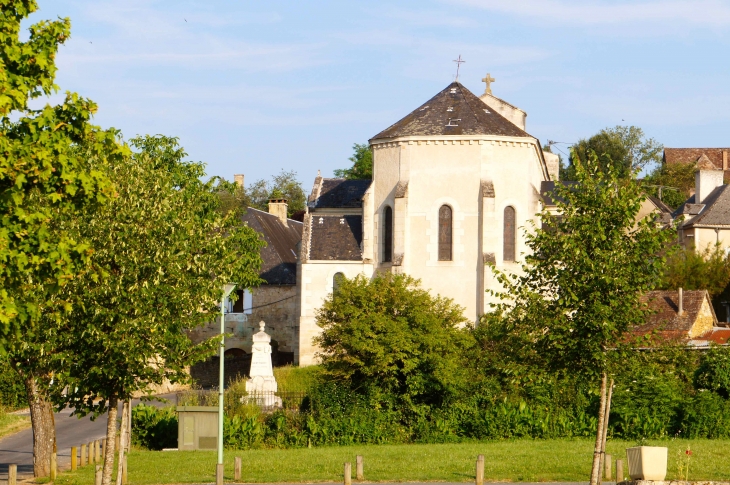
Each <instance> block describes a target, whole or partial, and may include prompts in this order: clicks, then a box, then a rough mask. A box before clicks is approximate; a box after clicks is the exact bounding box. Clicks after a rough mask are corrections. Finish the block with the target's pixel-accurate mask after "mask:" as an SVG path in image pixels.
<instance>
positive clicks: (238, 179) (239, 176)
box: [233, 173, 243, 189]
mask: <svg viewBox="0 0 730 485" xmlns="http://www.w3.org/2000/svg"><path fill="white" fill-rule="evenodd" d="M233 181H234V182H236V185H238V187H239V188H241V189H242V188H243V174H242V173H237V174H236V175H234V176H233Z"/></svg>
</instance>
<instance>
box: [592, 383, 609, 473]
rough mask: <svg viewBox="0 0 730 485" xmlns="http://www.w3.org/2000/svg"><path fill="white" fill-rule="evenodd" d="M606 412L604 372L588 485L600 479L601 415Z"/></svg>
mask: <svg viewBox="0 0 730 485" xmlns="http://www.w3.org/2000/svg"><path fill="white" fill-rule="evenodd" d="M605 412H606V373H605V372H604V373H603V378H602V379H601V404H600V405H599V407H598V423H597V424H598V425H597V428H598V429H597V430H596V446H595V447H594V449H593V468H592V469H591V482H590V485H598V484H599V483H600V481H601V443H603V417H604V415H605Z"/></svg>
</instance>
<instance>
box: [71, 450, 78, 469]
mask: <svg viewBox="0 0 730 485" xmlns="http://www.w3.org/2000/svg"><path fill="white" fill-rule="evenodd" d="M77 453H78V450H77V449H76V447H75V446H72V447H71V471H72V472H73V471H76V465H77V463H76V458H77Z"/></svg>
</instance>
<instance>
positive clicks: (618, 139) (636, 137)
mask: <svg viewBox="0 0 730 485" xmlns="http://www.w3.org/2000/svg"><path fill="white" fill-rule="evenodd" d="M663 150H664V147H663V146H662V145H661V144H660V143H657V142H656V140H654V139H653V138H648V139H647V138H645V137H644V131H643V130H642V129H641V128H639V127H636V126H616V127H614V128H604V129H602V130H601V131H599V132H598V133H597V134H595V135H593V136H592V137H590V138H588V139H582V140H579V141H578V143H576V144H575V145H574V146H573V148H572V151H571V156H570V164H569V165H568V167H566V169H565V170H564V171H563V173H562V174H561V179H562V180H577V178H576V177H577V173H576V163H575V158H576V157H577V158H578V159H580V160H587V159H588V158H589V157H590V153H591V152H595V153H596V154H597V155H598V162H599V166H600V168H601V170H603V171H606V170H608V167H609V166H612V167H613V170H614V171H616V172H617V173H618V175H619V176H620V177H624V178H631V177H632V176H633V175H634V174H636V173H638V172H640V171H641V170H643V169H644V168H645V167H648V166H650V165H652V164H658V163H659V162H660V161H661V156H662V151H663Z"/></svg>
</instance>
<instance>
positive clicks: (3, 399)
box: [0, 356, 28, 409]
mask: <svg viewBox="0 0 730 485" xmlns="http://www.w3.org/2000/svg"><path fill="white" fill-rule="evenodd" d="M0 404H1V405H2V406H3V407H5V408H9V409H20V408H24V407H27V406H28V396H27V395H26V393H25V385H24V384H23V379H22V378H21V377H20V374H18V373H17V372H16V371H15V369H13V368H12V366H11V364H10V362H9V361H8V359H7V356H0Z"/></svg>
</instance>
